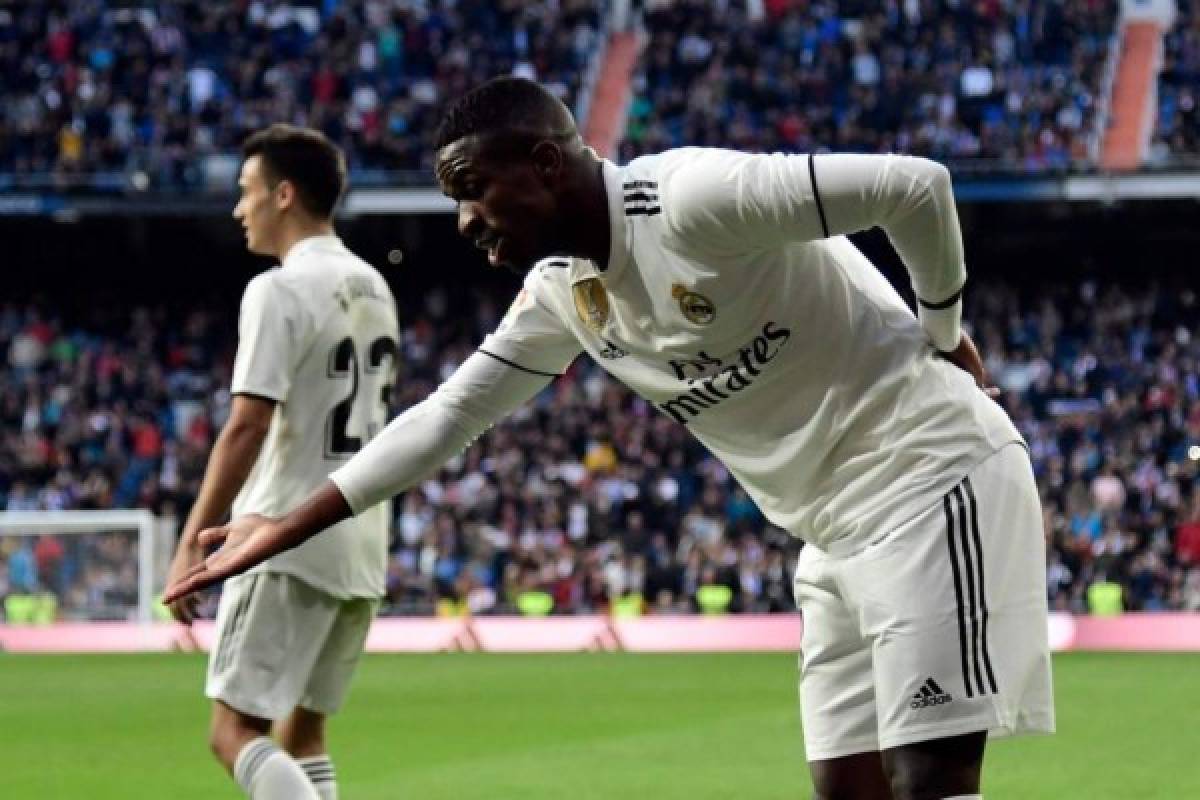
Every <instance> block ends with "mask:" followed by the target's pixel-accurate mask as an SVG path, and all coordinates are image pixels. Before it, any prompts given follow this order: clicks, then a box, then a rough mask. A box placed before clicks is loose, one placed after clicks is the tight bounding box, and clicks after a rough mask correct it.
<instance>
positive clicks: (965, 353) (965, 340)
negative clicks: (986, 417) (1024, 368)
mask: <svg viewBox="0 0 1200 800" xmlns="http://www.w3.org/2000/svg"><path fill="white" fill-rule="evenodd" d="M940 352H941V355H942V357H943V358H945V359H946V360H947V361H949V362H950V363H951V364H953V365H954V366H956V367H958V368H959V369H961V370H963V371H965V372H967V373H969V374H970V375H971V377H972V378H974V379H975V385H976V386H978V387H979V388H980V389H982V390H983V391H985V392H986V393H987V395H988V397H991V398H992V399H995V398H997V397H999V396H1000V390H999V389H998V388H996V386H995V385H994V384H992V381H991V379H990V378H989V377H988V374H987V368H986V367H985V366H984V365H983V359H982V358H980V357H979V350H977V349H976V348H975V343H974V342H973V341H971V337H970V336H968V335H967V334H966V331H964V332H963V333H962V335H961V336H960V337H959V340H958V347H956V348H954V349H953V350H951V351H950V352H945V351H940Z"/></svg>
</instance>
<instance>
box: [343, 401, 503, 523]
mask: <svg viewBox="0 0 1200 800" xmlns="http://www.w3.org/2000/svg"><path fill="white" fill-rule="evenodd" d="M436 397H437V395H434V396H433V397H431V398H429V399H427V400H425V402H423V403H421V404H419V405H417V406H414V407H413V408H411V409H409V410H408V411H406V412H405V413H404V414H401V415H400V416H399V417H397V418H396V419H394V420H393V421H392V422H391V424H390V425H388V426H387V427H386V428H384V429H383V431H382V432H380V434H379V435H378V436H376V437H375V438H374V439H372V440H371V442H370V444H368V445H367V446H366V447H364V448H363V449H362V450H361V451H359V452H358V453H357V454H356V455H355V456H354V457H353V458H351V459H350V460H349V461H348V462H346V464H345V465H344V466H342V467H341V468H340V469H338V470H337V471H336V472H334V473H333V474H332V475H330V476H329V477H330V480H331V481H332V483H334V484H335V485H336V486H337V487H338V489H339V490H340V492H341V494H342V496H343V497H344V498H345V502H346V503H347V505H348V506H349V507H350V508H351V509H353V511H354V513H355V514H357V513H359V512H361V511H364V510H366V509H368V508H371V507H372V506H374V505H376V504H377V503H380V502H382V501H384V500H386V499H388V498H389V497H392V496H393V495H396V494H398V493H400V492H403V491H405V490H406V489H409V488H411V487H412V486H414V485H415V484H416V483H417V482H418V481H419V480H421V479H422V478H425V477H426V476H428V475H431V474H433V473H434V472H436V471H437V470H438V469H440V468H441V466H442V465H443V464H445V463H446V462H447V461H449V460H450V459H451V458H453V457H454V456H456V455H458V454H459V453H461V452H462V451H463V450H464V449H465V448H466V447H467V445H469V444H470V443H471V442H472V441H473V440H474V439H475V437H476V436H478V435H479V434H480V433H482V432H483V430H484V429H485V428H486V424H477V425H472V426H470V427H463V426H462V425H460V424H456V422H455V420H454V418H453V415H452V414H451V413H449V412H448V411H447V410H446V409H445V408H442V407H440V406H439V404H438V403H437V401H436V400H435V399H434V398H436Z"/></svg>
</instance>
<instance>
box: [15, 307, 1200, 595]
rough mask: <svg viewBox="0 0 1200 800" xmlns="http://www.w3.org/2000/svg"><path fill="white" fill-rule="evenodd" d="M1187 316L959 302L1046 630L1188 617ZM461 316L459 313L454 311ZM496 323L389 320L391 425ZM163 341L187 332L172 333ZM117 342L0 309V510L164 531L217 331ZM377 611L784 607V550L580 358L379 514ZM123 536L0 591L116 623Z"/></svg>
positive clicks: (785, 540) (1194, 547)
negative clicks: (1003, 413)
mask: <svg viewBox="0 0 1200 800" xmlns="http://www.w3.org/2000/svg"><path fill="white" fill-rule="evenodd" d="M1197 302H1198V301H1197V297H1196V295H1195V294H1194V293H1190V292H1182V293H1180V292H1167V291H1163V290H1159V289H1157V288H1155V287H1149V288H1146V287H1142V288H1138V289H1122V288H1118V287H1115V286H1106V287H1104V288H1100V287H1098V286H1096V285H1095V284H1084V285H1083V287H1082V288H1078V287H1067V286H1040V285H1039V286H1037V287H1036V292H1035V291H1029V293H1028V294H1027V295H1022V294H1021V293H1020V291H1018V290H1017V289H1016V288H1014V286H1012V285H1008V284H995V285H979V286H977V287H976V288H975V289H974V290H973V291H972V294H971V299H970V302H969V304H968V312H967V317H968V319H969V320H971V321H972V323H973V327H974V330H975V333H976V337H977V339H978V341H979V343H980V346H981V348H982V350H983V352H984V353H985V354H986V356H987V360H988V364H989V367H990V369H991V371H992V374H993V375H994V377H995V379H996V380H997V382H998V384H999V385H1000V386H1001V387H1002V388H1003V389H1004V397H1003V401H1004V403H1005V405H1006V406H1007V408H1008V409H1009V410H1010V413H1011V414H1012V415H1013V417H1014V419H1015V421H1016V422H1017V424H1018V426H1019V427H1020V429H1021V431H1022V432H1023V434H1024V435H1025V437H1026V438H1027V440H1028V443H1029V445H1030V448H1031V452H1032V457H1033V462H1034V465H1035V469H1036V473H1037V477H1038V483H1039V486H1040V487H1041V492H1042V498H1043V503H1044V507H1045V528H1046V537H1047V546H1048V549H1047V552H1048V560H1049V571H1048V575H1047V591H1048V593H1049V597H1050V600H1051V604H1052V606H1053V607H1055V608H1059V609H1066V610H1071V611H1076V612H1083V611H1086V610H1087V608H1088V599H1087V590H1088V587H1090V586H1092V585H1094V584H1096V583H1097V582H1100V581H1108V582H1114V583H1117V584H1120V585H1121V586H1123V588H1124V603H1125V606H1126V607H1127V608H1131V609H1181V608H1189V609H1200V482H1198V481H1197V480H1196V475H1197V463H1198V462H1197V459H1200V446H1198V445H1200V328H1198V327H1197V326H1196V322H1195V321H1196V320H1197V319H1198V318H1200V317H1198V315H1197ZM468 309H471V310H468ZM501 310H502V307H501V304H498V303H497V302H495V301H493V300H492V299H490V298H487V297H477V298H473V299H470V300H469V301H466V302H462V301H461V300H453V299H451V298H450V297H449V296H448V295H446V294H443V293H439V292H435V293H433V294H431V295H429V296H428V297H427V298H426V300H425V303H424V307H423V308H421V309H408V310H406V311H405V313H404V315H403V316H402V320H407V327H406V328H405V330H404V332H403V339H404V342H403V362H404V367H403V374H402V377H401V380H400V381H399V384H398V387H399V391H398V397H397V406H398V408H403V407H406V406H408V405H410V404H412V403H414V402H416V401H418V400H419V399H421V398H422V397H424V396H425V395H426V394H427V393H428V392H429V391H430V390H431V389H432V388H433V387H434V386H436V384H437V383H438V382H439V381H440V380H442V379H444V378H445V377H446V376H447V375H448V374H449V373H450V372H451V371H452V370H453V369H454V367H455V366H456V365H457V364H458V363H460V362H461V361H462V360H463V359H464V358H465V357H466V355H467V354H468V353H469V352H470V351H471V349H472V343H473V342H476V341H478V340H479V338H480V337H481V336H482V334H483V333H485V332H486V331H488V330H490V329H491V328H492V327H493V326H494V325H495V323H496V321H497V319H498V315H499V311H501ZM181 318H182V319H183V324H179V323H178V320H179V319H181ZM117 322H118V323H119V324H117V325H116V326H113V325H111V324H108V325H101V324H95V322H94V321H92V320H87V319H84V320H77V321H72V322H68V321H66V320H63V319H60V318H57V317H55V316H53V315H44V314H43V313H41V312H39V311H38V310H37V309H35V308H23V307H15V306H11V305H10V306H5V307H0V356H3V358H4V364H3V373H2V375H3V379H2V380H0V437H2V438H0V508H6V509H9V510H21V509H75V508H83V509H86V508H109V507H134V506H143V507H147V508H150V509H152V510H153V511H155V512H156V513H157V514H161V515H166V516H171V517H175V518H176V519H177V520H178V519H181V518H182V516H183V515H184V514H185V513H186V511H187V509H188V507H189V506H190V504H191V502H192V500H193V498H194V497H195V494H196V491H197V488H198V485H199V481H200V478H201V476H202V474H203V469H204V464H205V459H206V455H207V451H208V448H209V447H210V446H211V444H212V441H213V437H214V435H215V433H216V432H217V431H218V430H219V429H220V427H221V425H222V423H223V421H224V419H225V416H226V414H227V412H228V407H229V395H228V393H227V390H226V388H225V387H227V386H228V382H229V369H230V363H231V358H232V352H233V347H234V346H235V343H234V342H233V341H232V340H231V339H230V338H229V337H230V336H231V331H233V329H234V326H232V325H231V324H230V323H231V320H230V319H229V317H228V316H227V315H224V314H218V313H214V312H212V311H210V310H208V309H194V310H192V311H191V312H190V313H189V314H187V315H185V316H183V317H180V316H179V315H174V316H168V313H167V311H166V310H164V309H145V308H138V309H134V310H132V311H131V312H125V313H124V316H119V317H118V319H117ZM394 518H395V524H394V530H393V545H392V548H391V555H390V563H389V568H388V608H389V609H390V610H391V611H392V612H393V613H431V612H433V611H434V610H438V611H440V612H442V613H463V612H465V611H467V610H470V611H471V612H473V613H487V612H490V611H504V610H513V609H514V607H516V606H517V603H518V598H519V597H520V595H521V594H522V593H524V592H530V591H536V592H541V593H544V594H546V595H549V596H550V598H551V599H552V600H553V606H554V609H555V611H556V613H577V612H586V611H606V610H610V609H615V608H618V607H620V608H621V609H623V610H624V611H628V610H630V608H631V603H632V604H633V607H634V609H635V610H636V609H638V608H640V609H641V610H643V611H645V612H649V613H681V612H689V611H695V610H697V609H698V606H700V605H702V603H701V602H700V600H699V599H698V595H699V594H700V593H701V591H702V587H706V586H707V587H712V586H717V587H721V586H724V587H728V589H729V590H730V592H729V596H730V598H731V602H730V610H733V611H784V610H788V609H791V608H792V601H791V586H790V580H791V579H790V575H791V571H792V567H793V564H794V561H795V556H796V553H797V551H798V548H799V543H798V542H797V541H795V540H793V539H791V538H790V537H788V536H786V535H785V534H784V533H783V532H782V531H780V530H778V529H776V528H774V527H773V526H771V525H769V524H768V523H766V521H765V520H764V519H763V517H762V516H761V514H760V513H759V511H758V510H757V509H756V507H755V506H754V504H753V503H752V502H751V501H750V500H749V499H748V498H747V496H746V495H745V493H744V492H742V490H741V489H740V488H739V487H738V486H737V485H736V484H735V483H734V482H733V480H732V479H731V478H730V476H729V475H728V473H727V472H726V471H725V470H724V469H723V468H722V467H721V465H720V464H719V463H717V462H716V461H715V460H714V459H713V458H712V457H711V456H709V455H708V453H707V452H706V451H705V450H704V449H703V448H702V447H701V446H700V445H698V444H697V443H696V442H695V441H694V440H692V439H691V438H690V436H689V435H688V434H687V432H686V429H685V428H683V427H682V426H679V425H677V424H675V423H674V422H672V421H671V420H670V419H668V418H666V417H664V416H663V415H661V414H657V413H655V412H654V411H653V409H652V408H651V407H650V406H649V404H647V403H645V402H643V401H642V400H640V399H639V398H637V397H635V396H633V395H631V394H630V393H629V392H628V391H626V390H625V389H624V388H622V387H620V386H619V385H618V384H616V383H615V382H613V381H612V380H611V379H610V378H608V377H607V376H606V375H605V373H603V372H602V370H600V368H599V367H597V366H596V365H595V364H592V363H591V362H589V361H588V360H587V359H586V358H582V359H580V360H579V361H578V362H577V363H576V364H575V365H574V366H573V367H572V369H571V370H570V371H569V372H568V374H567V375H566V376H565V377H563V378H561V379H559V380H558V381H556V382H555V383H554V384H552V386H551V387H550V388H548V389H547V390H546V391H544V392H543V393H542V394H541V395H540V396H539V397H538V398H537V399H536V400H535V401H534V402H533V403H531V404H530V405H528V406H526V407H525V408H523V409H522V410H520V411H518V412H517V413H516V414H515V415H514V416H513V417H511V418H509V419H508V420H506V421H504V422H502V423H500V424H499V425H497V426H496V427H495V428H494V429H493V430H491V431H490V432H489V433H487V434H486V435H484V436H483V437H482V438H480V439H479V440H478V441H477V442H476V443H475V444H473V445H471V447H470V448H468V449H467V450H466V451H465V452H464V453H463V454H462V455H461V456H459V457H457V458H455V459H454V460H453V461H452V462H451V463H449V464H448V465H447V466H446V467H445V468H444V469H443V470H441V471H440V472H439V473H438V474H437V475H435V476H433V477H431V478H430V479H429V480H427V481H425V482H424V483H422V484H421V485H420V486H419V487H417V488H415V489H414V490H412V491H410V492H408V493H407V494H406V495H403V496H402V497H400V498H399V499H398V500H397V501H396V503H395V507H394ZM132 542H133V540H132V538H131V537H129V536H125V535H123V534H103V535H96V536H87V537H78V536H52V535H46V536H42V537H13V536H2V535H0V594H4V593H5V592H28V591H35V590H37V589H39V588H49V589H51V590H52V591H55V592H56V593H58V595H59V596H60V597H61V598H62V604H63V608H64V609H65V610H67V611H68V613H69V612H70V610H71V609H75V610H76V611H78V610H81V609H87V608H97V607H108V606H113V605H120V604H121V603H122V602H124V603H126V604H127V605H128V604H131V603H132V598H133V596H134V595H135V579H136V576H135V574H134V573H135V569H134V566H135V559H134V554H133V544H132Z"/></svg>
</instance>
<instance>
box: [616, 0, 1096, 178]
mask: <svg viewBox="0 0 1200 800" xmlns="http://www.w3.org/2000/svg"><path fill="white" fill-rule="evenodd" d="M727 5H728V6H731V7H729V8H726V6H727ZM765 7H766V10H767V13H766V15H765V16H764V17H763V18H761V19H757V20H755V19H751V18H749V17H748V16H747V14H746V13H745V12H744V11H741V10H739V7H738V6H737V4H716V3H706V2H698V1H696V0H682V1H681V2H674V3H670V4H657V5H656V6H655V7H654V8H652V9H651V10H649V11H648V13H647V14H646V16H645V21H646V27H647V29H648V31H649V34H650V41H649V44H648V46H647V48H646V50H645V53H644V56H643V63H642V65H641V68H640V71H639V73H638V75H637V77H636V79H635V100H634V103H633V106H632V108H631V111H630V115H629V124H628V129H627V132H626V140H625V142H624V145H623V147H622V155H623V157H624V158H626V159H627V158H631V157H633V156H636V155H638V154H641V153H646V152H655V151H658V150H661V149H664V148H666V147H672V146H681V145H710V146H730V147H734V148H738V149H746V150H754V151H777V150H778V151H792V152H797V151H798V152H804V151H809V150H815V149H829V150H836V151H843V150H852V151H867V152H886V151H898V152H906V153H912V154H916V155H927V156H931V157H934V158H936V159H938V160H941V161H945V162H949V163H950V164H951V165H952V166H954V167H957V168H960V169H999V170H1003V171H1008V172H1026V173H1042V172H1045V171H1051V170H1057V171H1061V170H1065V169H1067V168H1075V169H1078V168H1081V167H1085V168H1086V167H1088V166H1090V164H1091V163H1092V160H1093V156H1092V154H1091V151H1090V147H1091V144H1092V139H1093V134H1094V127H1095V115H1094V111H1095V108H1096V104H1097V101H1098V99H1099V98H1100V97H1101V96H1102V94H1103V90H1104V87H1103V73H1104V65H1105V60H1106V58H1107V56H1108V52H1109V49H1110V46H1111V43H1112V42H1111V38H1112V35H1113V29H1114V22H1115V20H1116V9H1117V4H1116V3H1115V2H1114V1H1113V0H1066V2H1047V0H1022V1H1021V2H999V1H998V0H996V1H993V2H979V3H949V2H941V1H940V0H913V1H912V2H905V3H879V2H867V1H866V0H863V1H862V2H841V3H829V2H814V3H790V2H784V1H782V0H781V1H780V2H767V3H766V4H765Z"/></svg>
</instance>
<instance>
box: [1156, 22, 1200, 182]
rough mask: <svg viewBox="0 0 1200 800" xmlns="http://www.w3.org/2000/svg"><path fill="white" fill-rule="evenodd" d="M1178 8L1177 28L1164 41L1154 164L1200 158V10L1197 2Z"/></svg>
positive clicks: (1169, 32)
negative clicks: (1176, 157)
mask: <svg viewBox="0 0 1200 800" xmlns="http://www.w3.org/2000/svg"><path fill="white" fill-rule="evenodd" d="M1176 7H1177V9H1178V14H1179V15H1178V17H1177V18H1176V21H1175V26H1174V27H1173V28H1172V29H1171V30H1170V31H1168V32H1167V35H1166V37H1165V38H1164V39H1163V69H1162V73H1161V75H1160V78H1159V82H1158V112H1159V113H1158V129H1157V131H1156V134H1155V139H1154V147H1153V148H1152V156H1153V158H1154V160H1155V161H1165V160H1167V159H1169V158H1170V157H1171V155H1172V154H1184V153H1185V154H1190V155H1192V156H1195V155H1197V154H1200V109H1197V108H1196V104H1197V102H1200V6H1198V5H1197V2H1196V0H1178V3H1177V4H1176Z"/></svg>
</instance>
